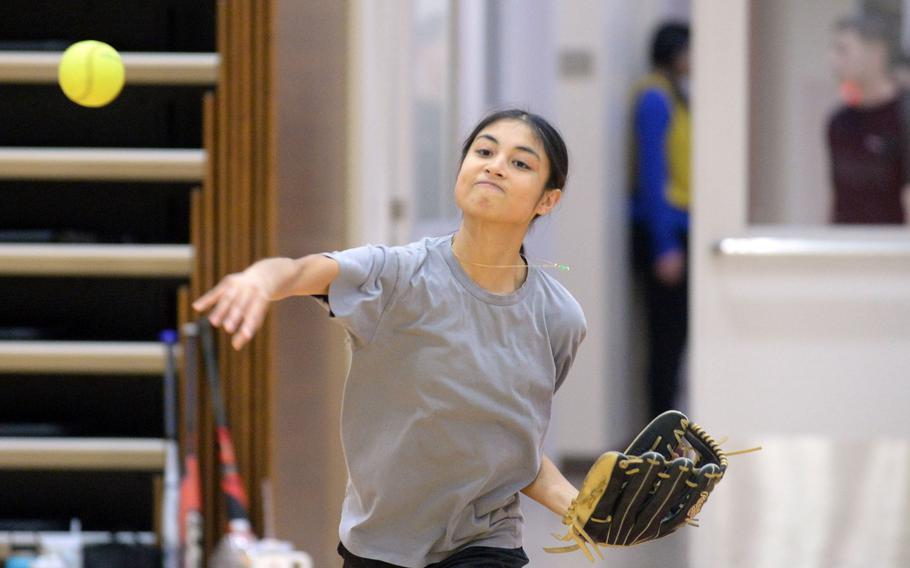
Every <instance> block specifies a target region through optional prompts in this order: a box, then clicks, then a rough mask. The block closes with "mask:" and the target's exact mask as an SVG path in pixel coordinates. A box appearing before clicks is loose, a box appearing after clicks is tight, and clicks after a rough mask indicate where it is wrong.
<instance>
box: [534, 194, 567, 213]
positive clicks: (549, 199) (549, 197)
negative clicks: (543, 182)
mask: <svg viewBox="0 0 910 568" xmlns="http://www.w3.org/2000/svg"><path fill="white" fill-rule="evenodd" d="M560 199H562V189H559V188H557V189H547V190H545V191H544V192H543V195H541V196H540V201H538V202H537V207H536V208H535V209H534V212H535V213H537V214H538V215H546V214H547V213H549V212H550V211H552V210H553V208H554V207H556V204H557V203H559V200H560Z"/></svg>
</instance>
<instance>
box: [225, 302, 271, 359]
mask: <svg viewBox="0 0 910 568" xmlns="http://www.w3.org/2000/svg"><path fill="white" fill-rule="evenodd" d="M268 305H269V302H268V300H266V299H265V298H263V297H261V296H257V295H256V294H253V295H252V296H251V298H250V300H249V303H248V305H247V307H246V310H245V311H244V316H243V321H242V323H240V324H239V328H238V329H237V333H235V334H234V337H233V338H232V339H231V345H232V346H233V347H234V349H240V348H241V347H243V346H244V345H246V344H247V343H249V341H250V340H251V339H253V335H255V334H256V332H257V331H258V330H259V328H260V327H261V326H262V322H263V320H264V319H265V313H266V310H267V309H268Z"/></svg>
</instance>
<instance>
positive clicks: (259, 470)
mask: <svg viewBox="0 0 910 568" xmlns="http://www.w3.org/2000/svg"><path fill="white" fill-rule="evenodd" d="M272 25H273V17H272V1H271V0H219V2H218V12H217V31H218V40H217V44H218V52H219V54H220V55H221V68H220V71H219V77H218V84H217V89H216V90H215V91H214V92H210V93H207V94H206V96H205V99H204V101H203V105H204V121H205V126H204V141H203V145H204V148H205V150H206V152H207V154H208V166H207V171H206V175H205V180H204V182H203V185H202V187H201V189H200V190H197V191H196V192H194V194H193V196H192V200H191V205H192V230H191V238H192V244H193V246H194V247H195V250H196V256H195V258H196V260H195V266H194V270H193V274H192V278H191V281H190V286H189V290H188V294H186V295H187V296H189V298H188V299H184V300H183V301H181V302H180V304H181V307H180V309H181V321H182V322H185V321H188V320H190V319H194V318H195V314H193V313H191V311H190V309H189V307H188V301H189V300H192V299H194V298H197V297H199V295H201V294H202V293H203V292H204V291H206V290H208V289H210V288H211V287H212V286H214V285H215V284H216V283H217V282H218V281H219V280H220V279H221V278H222V277H223V276H225V275H226V274H229V273H231V272H237V271H240V270H243V269H244V268H246V267H247V266H249V265H250V264H252V263H253V262H255V261H256V260H258V259H260V258H264V257H267V256H274V254H275V240H276V239H275V227H276V223H275V211H276V209H275V175H274V169H275V168H274V164H275V157H274V156H275V130H274V120H273V112H272V105H273V98H272V96H271V86H272V72H271V69H272V66H271V61H272V51H273V49H272V43H271V37H272V34H271V30H272ZM272 329H273V326H272V325H270V324H268V323H267V324H266V325H265V326H263V329H262V330H261V331H260V332H259V333H258V334H257V336H256V337H255V338H254V340H253V341H252V343H251V344H250V345H248V346H246V347H245V348H244V349H243V350H242V351H240V352H237V351H234V349H233V348H231V346H230V338H229V337H228V336H227V335H226V334H224V333H222V332H219V333H218V334H217V342H218V349H219V364H220V367H221V372H222V378H223V391H224V397H225V404H226V407H227V412H228V419H229V421H230V423H231V426H232V429H233V434H234V444H235V447H236V452H237V461H238V466H239V470H240V475H241V477H242V479H243V481H244V483H245V486H246V490H247V493H248V495H249V497H250V516H251V520H252V522H253V528H254V530H255V531H256V532H257V533H258V534H262V530H263V509H262V506H263V503H262V492H261V488H262V482H263V480H264V479H268V478H270V477H271V470H272V455H273V436H272V426H271V424H272V416H273V412H272V404H273V403H272V398H273V390H274V380H275V378H274V377H275V373H274V361H273V359H274V357H273V353H274V346H273V331H272ZM200 379H201V382H200V408H199V410H200V418H201V420H200V423H199V428H200V434H201V436H200V466H201V474H202V492H203V514H204V518H205V521H206V522H205V542H206V546H207V548H208V549H209V550H211V548H212V547H213V546H214V545H215V544H217V542H218V539H219V538H220V537H221V535H222V534H223V533H224V529H225V525H226V516H225V510H224V509H225V507H224V497H223V496H222V494H221V490H220V471H219V466H218V458H217V449H218V448H217V443H216V440H215V437H214V420H213V417H212V412H211V406H210V401H209V397H208V390H207V389H206V388H205V382H204V377H200Z"/></svg>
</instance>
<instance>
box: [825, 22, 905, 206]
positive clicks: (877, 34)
mask: <svg viewBox="0 0 910 568" xmlns="http://www.w3.org/2000/svg"><path fill="white" fill-rule="evenodd" d="M899 37H900V29H899V28H898V27H897V24H896V23H894V22H891V21H889V20H888V19H885V18H883V17H881V16H878V15H876V14H874V13H864V14H861V15H859V16H854V17H850V18H846V19H843V20H841V21H839V22H838V24H837V26H836V29H835V37H834V54H833V56H834V57H833V63H834V71H835V74H836V75H837V79H838V80H839V81H840V82H841V90H842V95H843V99H844V105H842V106H841V107H840V108H839V109H837V111H835V113H834V114H833V115H832V117H831V120H830V122H829V124H828V145H829V149H830V153H831V179H832V183H833V186H834V195H833V198H834V199H833V204H832V210H831V220H832V222H833V223H838V224H840V223H849V224H870V223H872V224H903V223H905V222H907V220H908V218H910V215H908V214H907V212H906V208H905V206H904V203H905V202H906V201H908V196H910V185H908V181H910V175H908V170H910V159H908V157H907V153H908V137H907V134H908V133H910V124H907V120H906V118H905V117H906V116H908V111H910V94H908V93H907V92H905V91H902V90H901V89H900V88H899V86H898V83H897V81H896V80H895V76H894V73H893V72H894V67H895V64H896V63H897V62H898V61H899V59H900V47H899V44H900V42H899V39H898V38H899Z"/></svg>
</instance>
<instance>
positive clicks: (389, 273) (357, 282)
mask: <svg viewBox="0 0 910 568" xmlns="http://www.w3.org/2000/svg"><path fill="white" fill-rule="evenodd" d="M323 255H324V256H327V257H328V258H331V259H333V260H335V261H336V262H337V263H338V276H336V277H335V280H333V281H332V283H331V284H330V285H329V295H328V298H326V299H324V300H322V301H321V303H322V305H323V307H325V308H326V309H328V310H329V313H330V314H331V315H332V317H334V318H335V321H337V322H338V323H339V324H341V325H342V327H344V328H345V330H347V331H348V333H349V335H350V336H351V339H352V340H353V345H354V347H355V348H360V347H363V346H364V345H366V344H368V343H370V342H371V341H372V340H373V336H374V335H375V334H376V330H377V329H378V328H379V322H380V321H381V319H382V315H383V313H384V312H385V309H386V307H387V306H388V305H389V302H390V300H391V298H392V296H393V294H394V293H395V289H396V287H397V285H398V274H399V259H398V255H397V254H395V251H394V249H391V248H389V247H386V246H381V245H378V246H376V245H367V246H362V247H357V248H352V249H347V250H343V251H336V252H330V253H323Z"/></svg>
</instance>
